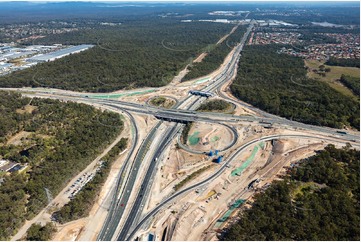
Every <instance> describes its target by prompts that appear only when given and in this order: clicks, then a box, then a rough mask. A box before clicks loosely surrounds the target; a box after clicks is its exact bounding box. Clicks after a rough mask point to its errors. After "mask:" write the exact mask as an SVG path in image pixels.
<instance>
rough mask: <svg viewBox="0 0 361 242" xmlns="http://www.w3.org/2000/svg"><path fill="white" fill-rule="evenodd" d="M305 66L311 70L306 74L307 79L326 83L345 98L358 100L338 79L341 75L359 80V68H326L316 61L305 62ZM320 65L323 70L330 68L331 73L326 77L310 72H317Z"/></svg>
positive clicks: (322, 62) (322, 63)
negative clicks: (314, 70) (315, 70)
mask: <svg viewBox="0 0 361 242" xmlns="http://www.w3.org/2000/svg"><path fill="white" fill-rule="evenodd" d="M305 65H306V66H307V67H309V68H310V69H311V70H310V71H309V72H308V74H307V76H308V77H310V78H312V79H315V80H319V81H322V82H326V83H327V84H328V85H330V87H332V88H333V89H335V90H336V91H338V92H340V93H342V94H344V95H346V96H349V97H352V98H353V99H355V100H358V97H357V96H356V95H355V94H353V92H352V91H351V90H350V89H348V88H347V87H345V86H344V85H342V84H341V83H340V82H339V81H338V80H339V79H340V77H341V75H342V74H344V75H348V76H352V77H357V78H360V69H359V68H356V67H342V66H328V65H324V61H317V60H305ZM320 65H324V66H325V68H330V69H331V71H330V72H327V73H326V76H320V75H319V74H317V73H314V72H312V69H317V70H318V67H319V66H320Z"/></svg>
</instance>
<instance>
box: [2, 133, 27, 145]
mask: <svg viewBox="0 0 361 242" xmlns="http://www.w3.org/2000/svg"><path fill="white" fill-rule="evenodd" d="M30 134H31V132H26V131H20V132H19V133H17V134H15V135H13V136H12V137H10V138H9V139H8V141H7V142H6V145H20V144H21V143H22V141H21V140H22V139H23V138H26V137H28V136H29V135H30Z"/></svg>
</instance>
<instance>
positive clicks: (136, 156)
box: [8, 22, 359, 241]
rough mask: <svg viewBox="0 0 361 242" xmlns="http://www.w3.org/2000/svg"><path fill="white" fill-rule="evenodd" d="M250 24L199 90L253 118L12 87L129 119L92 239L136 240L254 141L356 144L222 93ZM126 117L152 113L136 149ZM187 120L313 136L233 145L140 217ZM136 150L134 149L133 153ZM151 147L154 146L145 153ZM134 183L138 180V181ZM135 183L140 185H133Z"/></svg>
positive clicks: (350, 137) (186, 104)
mask: <svg viewBox="0 0 361 242" xmlns="http://www.w3.org/2000/svg"><path fill="white" fill-rule="evenodd" d="M253 24H254V23H253V22H251V24H250V26H249V27H248V29H247V32H246V33H245V34H244V36H243V38H242V39H241V41H240V43H239V44H238V45H237V46H236V47H235V48H234V50H233V52H232V56H231V59H230V61H229V63H228V64H227V65H225V67H224V69H223V70H222V71H221V72H220V73H219V74H218V75H217V76H216V77H214V78H213V79H212V80H211V81H209V84H208V85H207V86H205V87H204V88H203V89H202V91H207V92H213V93H216V94H217V95H218V96H219V97H220V98H223V99H225V100H227V101H229V102H232V103H234V104H237V105H240V106H242V107H245V108H247V109H250V110H252V111H254V112H255V113H257V114H259V115H258V116H236V115H227V114H217V113H202V112H196V111H195V110H196V109H197V107H198V106H199V105H200V104H201V103H202V102H203V101H204V100H206V98H204V97H200V96H192V95H189V96H187V97H186V98H184V99H183V100H181V101H179V102H178V103H177V105H176V106H175V107H173V108H171V109H164V108H159V107H154V106H150V105H142V104H138V103H130V102H125V101H119V100H111V99H96V98H91V97H89V96H84V95H82V94H78V95H77V94H68V93H63V92H61V91H52V92H49V91H46V90H45V91H38V90H36V91H35V92H31V91H30V92H29V89H26V92H25V91H24V90H22V89H14V90H17V91H22V92H23V93H24V95H28V96H37V97H44V98H55V99H59V100H64V101H75V102H83V103H87V104H91V105H96V106H101V107H103V108H105V109H108V110H112V111H117V112H122V113H124V114H126V116H128V118H129V119H130V121H131V125H132V130H133V132H132V133H133V137H132V145H131V149H130V150H129V153H128V155H127V157H126V160H125V162H124V165H123V167H122V169H121V170H120V172H119V174H118V177H117V184H116V185H115V186H114V190H113V191H112V196H111V197H112V201H111V206H110V208H109V211H108V215H107V218H106V220H105V222H104V224H103V227H102V229H101V231H100V233H99V235H98V238H97V239H98V240H106V241H109V240H134V239H135V237H136V236H137V232H138V231H139V230H140V229H141V228H142V226H145V225H146V222H147V221H148V220H149V219H150V218H152V217H153V216H154V215H155V214H156V213H157V212H159V211H160V210H161V209H162V208H164V207H165V206H166V205H167V204H168V203H169V202H170V201H172V200H174V199H175V198H177V197H179V196H181V195H183V194H185V193H187V192H189V191H191V190H193V189H195V188H197V187H199V186H202V185H204V184H207V183H208V182H210V181H212V180H214V179H215V178H217V177H218V176H219V175H220V174H222V172H224V169H225V167H226V166H227V164H229V163H230V162H231V161H232V160H233V159H234V158H235V157H236V156H237V155H238V154H239V153H241V152H242V151H243V150H244V149H246V148H247V147H249V146H251V145H254V144H255V143H258V142H261V141H269V140H274V139H280V138H291V139H292V138H315V139H322V140H325V141H332V142H341V143H345V142H350V143H352V144H354V145H358V144H359V133H356V132H354V133H349V132H348V133H345V134H341V133H339V132H340V131H339V130H336V129H332V128H327V127H320V126H313V125H308V124H303V123H299V122H295V121H291V120H287V119H285V118H281V117H278V116H275V115H271V114H268V113H266V112H264V111H261V110H259V109H257V108H254V107H252V106H251V105H248V104H246V103H243V102H241V101H238V100H235V99H233V98H230V97H228V96H227V95H225V94H224V93H223V91H222V87H223V86H224V84H226V83H229V82H230V81H231V80H232V78H233V77H234V75H235V73H236V70H237V64H238V61H239V59H240V56H241V51H242V48H243V46H244V44H245V42H246V40H247V38H248V36H249V34H250V32H251V30H252V28H253ZM8 90H9V89H8ZM132 113H138V114H142V115H154V116H155V117H157V118H158V119H159V121H158V122H157V124H156V125H155V126H154V127H153V128H152V129H151V131H150V132H149V133H148V135H147V137H146V138H145V139H144V140H143V141H142V143H141V144H140V145H139V134H138V127H137V124H136V122H135V120H134V117H133V116H132ZM166 121H170V122H166ZM190 121H191V122H208V123H223V124H225V125H227V126H229V127H230V128H231V129H232V127H233V126H235V125H239V124H244V123H258V124H259V125H263V126H266V127H267V126H268V127H269V126H272V127H280V128H287V129H292V130H308V131H310V132H314V133H315V134H314V135H312V134H311V135H309V134H308V135H272V136H265V137H262V138H257V139H254V140H251V141H249V142H247V143H245V144H243V145H242V146H240V147H238V148H237V150H236V151H234V152H233V153H232V155H231V156H229V157H228V159H227V160H226V161H224V162H223V164H222V165H221V166H220V167H219V169H218V170H217V171H216V172H215V173H213V174H212V175H211V176H209V177H207V178H206V179H204V180H203V181H201V182H198V183H196V184H193V185H191V186H189V187H186V188H184V189H183V190H181V191H179V192H177V193H174V194H172V195H171V196H169V197H168V198H166V199H164V200H163V201H162V202H161V203H159V204H158V205H157V206H155V207H154V208H152V209H151V210H150V211H149V212H148V213H147V214H146V215H144V214H143V208H144V204H145V202H146V201H147V198H148V196H149V193H150V189H151V187H152V182H153V178H152V177H153V176H154V175H155V172H156V170H157V167H158V164H159V161H160V160H161V158H162V156H163V155H164V154H163V152H164V151H165V150H166V148H167V146H169V144H170V143H171V142H172V140H173V139H174V138H175V137H177V135H178V136H179V134H180V133H181V130H182V128H183V127H184V122H190ZM164 123H167V125H164ZM236 133H237V132H236ZM320 133H321V134H323V137H322V138H320V136H319V134H320ZM235 139H237V137H235ZM155 140H161V142H159V143H158V144H154V141H155ZM234 143H235V142H234ZM232 144H233V143H232ZM137 146H139V148H138V149H137ZM152 147H156V148H155V149H151V148H152ZM145 164H147V165H145ZM142 166H144V169H145V170H144V169H143V170H144V171H141V170H142V169H141V168H142ZM142 177H143V178H142ZM139 179H141V182H140V183H139V181H140V180H139ZM137 182H138V183H139V184H141V185H140V186H135V184H137ZM143 229H144V228H143Z"/></svg>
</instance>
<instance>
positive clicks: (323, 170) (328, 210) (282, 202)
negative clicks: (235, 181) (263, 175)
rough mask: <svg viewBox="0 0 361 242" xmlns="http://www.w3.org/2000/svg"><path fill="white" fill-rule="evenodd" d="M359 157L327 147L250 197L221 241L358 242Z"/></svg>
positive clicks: (357, 152)
mask: <svg viewBox="0 0 361 242" xmlns="http://www.w3.org/2000/svg"><path fill="white" fill-rule="evenodd" d="M359 171H360V152H359V151H357V150H355V149H351V148H350V146H346V147H344V148H342V149H336V148H335V147H334V146H333V145H328V146H327V147H326V148H325V149H324V150H322V151H318V152H317V154H316V155H315V156H313V157H310V158H308V159H306V160H303V161H300V162H299V164H298V166H297V167H295V168H292V170H291V172H290V174H289V175H287V176H286V177H284V180H282V181H274V182H273V183H272V184H271V186H270V187H269V188H267V190H266V191H265V192H262V193H259V194H256V195H255V201H254V203H253V204H252V207H251V208H250V209H244V210H243V211H242V212H240V215H239V220H238V222H236V223H235V224H233V225H232V226H230V227H229V228H228V229H226V230H225V231H224V233H223V235H222V238H221V239H222V240H228V241H231V240H233V241H237V240H241V241H242V240H243V241H247V240H258V241H265V240H289V241H291V240H296V241H334V240H336V241H337V240H338V241H359V240H360V173H359Z"/></svg>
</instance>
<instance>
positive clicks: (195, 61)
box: [193, 52, 208, 63]
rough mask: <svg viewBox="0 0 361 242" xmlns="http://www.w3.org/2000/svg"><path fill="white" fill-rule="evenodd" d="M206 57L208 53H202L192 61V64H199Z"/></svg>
mask: <svg viewBox="0 0 361 242" xmlns="http://www.w3.org/2000/svg"><path fill="white" fill-rule="evenodd" d="M207 55H208V53H205V52H204V53H202V54H200V55H199V56H198V57H197V58H196V59H195V60H194V61H193V63H199V62H202V60H203V59H204V57H206V56H207Z"/></svg>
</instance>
